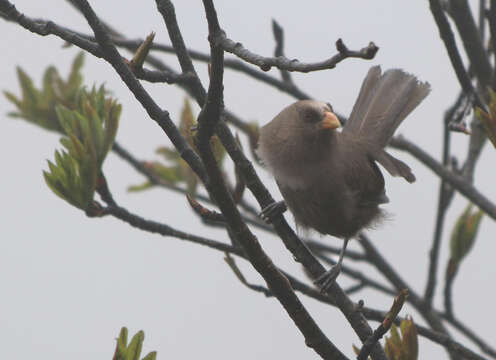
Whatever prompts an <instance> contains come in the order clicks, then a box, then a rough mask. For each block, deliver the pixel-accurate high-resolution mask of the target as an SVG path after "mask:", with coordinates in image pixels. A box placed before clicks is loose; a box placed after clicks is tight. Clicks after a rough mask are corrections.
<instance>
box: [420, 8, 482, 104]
mask: <svg viewBox="0 0 496 360" xmlns="http://www.w3.org/2000/svg"><path fill="white" fill-rule="evenodd" d="M429 3H430V8H431V12H432V15H433V17H434V20H435V21H436V24H437V27H438V29H439V34H440V36H441V39H442V40H443V42H444V45H445V47H446V50H447V51H448V56H449V59H450V61H451V65H452V66H453V69H454V70H455V73H456V76H457V78H458V82H459V83H460V85H461V86H462V89H463V91H464V92H465V93H466V94H472V95H473V96H474V99H475V105H477V106H479V107H480V108H482V109H484V108H485V106H484V102H483V101H482V99H481V98H480V96H479V94H478V93H477V92H476V91H475V89H474V87H473V85H472V81H471V80H470V77H469V76H468V74H467V72H466V71H465V66H464V65H463V61H462V58H461V56H460V53H459V52H458V47H457V46H456V41H455V36H454V34H453V31H452V30H451V25H450V24H449V22H448V19H447V18H446V15H445V14H444V10H443V8H442V7H441V4H440V2H439V0H429ZM452 3H453V2H450V4H452Z"/></svg>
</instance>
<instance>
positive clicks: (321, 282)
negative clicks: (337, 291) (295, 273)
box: [313, 263, 341, 293]
mask: <svg viewBox="0 0 496 360" xmlns="http://www.w3.org/2000/svg"><path fill="white" fill-rule="evenodd" d="M340 272H341V264H339V263H338V264H336V265H334V266H333V267H332V268H330V269H329V270H328V271H326V272H325V273H323V274H322V275H320V276H319V277H318V278H317V279H315V280H314V282H313V283H314V284H315V285H317V286H318V287H319V289H320V292H321V293H325V292H326V291H327V290H328V289H329V288H330V287H331V286H332V284H334V282H335V281H336V278H337V277H338V275H339V273H340Z"/></svg>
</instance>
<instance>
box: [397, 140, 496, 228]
mask: <svg viewBox="0 0 496 360" xmlns="http://www.w3.org/2000/svg"><path fill="white" fill-rule="evenodd" d="M390 145H391V146H392V147H394V148H396V149H400V150H405V151H407V152H408V153H410V154H411V155H413V156H414V157H415V158H416V159H417V160H419V161H420V162H421V163H422V164H424V165H426V166H427V167H428V168H429V169H431V170H432V171H434V173H436V174H437V175H438V176H439V177H441V178H442V179H443V180H445V181H446V182H447V183H448V184H449V185H451V186H452V187H453V188H455V189H456V190H457V191H459V192H460V193H461V194H462V195H464V196H465V197H466V198H467V199H469V200H470V201H471V202H473V203H474V204H475V205H477V206H478V207H479V208H480V209H481V210H483V211H484V212H485V213H486V214H487V215H488V216H489V217H491V218H493V219H495V220H496V204H494V203H492V202H491V201H490V200H489V199H488V198H487V197H486V196H485V195H484V194H482V193H481V192H480V191H479V190H477V189H476V188H475V187H474V186H473V185H472V184H470V183H469V182H468V181H467V180H466V179H464V178H463V177H462V176H460V175H457V174H455V173H453V172H452V171H450V170H449V169H447V168H445V167H443V166H442V165H441V164H440V163H439V162H437V161H436V160H435V159H434V158H433V157H432V156H430V155H429V154H428V153H427V152H425V151H424V150H422V149H421V148H420V147H418V146H417V145H415V144H414V143H412V142H411V141H408V140H407V139H406V138H404V137H402V136H396V137H394V138H393V139H392V140H391V143H390Z"/></svg>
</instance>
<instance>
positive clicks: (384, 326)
mask: <svg viewBox="0 0 496 360" xmlns="http://www.w3.org/2000/svg"><path fill="white" fill-rule="evenodd" d="M407 297H408V290H407V289H403V290H401V291H400V293H399V295H398V296H397V297H396V298H395V299H394V302H393V305H392V306H391V309H390V310H389V311H388V312H387V314H386V316H385V317H384V320H383V321H382V322H381V324H380V325H379V326H378V327H377V329H375V330H374V333H373V334H372V335H371V336H370V337H369V338H368V339H367V341H365V342H364V343H363V346H362V348H361V349H360V352H359V353H358V356H357V360H366V359H367V358H368V356H369V354H370V350H371V349H372V346H374V344H376V343H377V342H378V341H379V340H380V339H381V338H382V337H383V336H384V335H385V334H386V333H387V332H388V331H389V329H390V328H391V325H392V324H393V322H394V321H395V320H396V317H397V316H398V314H399V312H400V311H401V308H402V307H403V304H404V303H405V300H406V298H407Z"/></svg>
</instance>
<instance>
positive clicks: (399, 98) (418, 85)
mask: <svg viewBox="0 0 496 360" xmlns="http://www.w3.org/2000/svg"><path fill="white" fill-rule="evenodd" d="M430 89H431V87H430V85H429V83H427V82H420V81H419V80H418V79H417V78H416V77H415V76H414V75H411V74H408V73H406V72H404V71H403V70H400V69H391V70H387V71H386V72H384V73H383V74H382V73H381V68H380V66H374V67H372V68H371V69H370V70H369V72H368V74H367V76H366V77H365V80H364V81H363V84H362V88H361V89H360V94H359V95H358V99H357V101H356V103H355V106H354V107H353V111H352V112H351V115H350V118H349V119H348V121H347V122H346V124H345V126H344V128H343V131H344V132H351V133H353V134H354V135H355V136H358V137H360V138H363V139H364V140H367V142H369V143H372V144H374V145H376V146H378V147H379V148H383V147H385V146H386V145H387V143H388V142H389V140H390V139H391V137H392V136H393V134H394V132H395V131H396V129H397V128H398V126H399V125H400V124H401V122H402V121H403V119H405V118H406V117H407V116H408V114H410V112H412V111H413V109H415V108H416V107H417V105H418V104H420V102H422V100H423V99H424V98H425V97H426V96H427V95H428V94H429V92H430Z"/></svg>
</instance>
